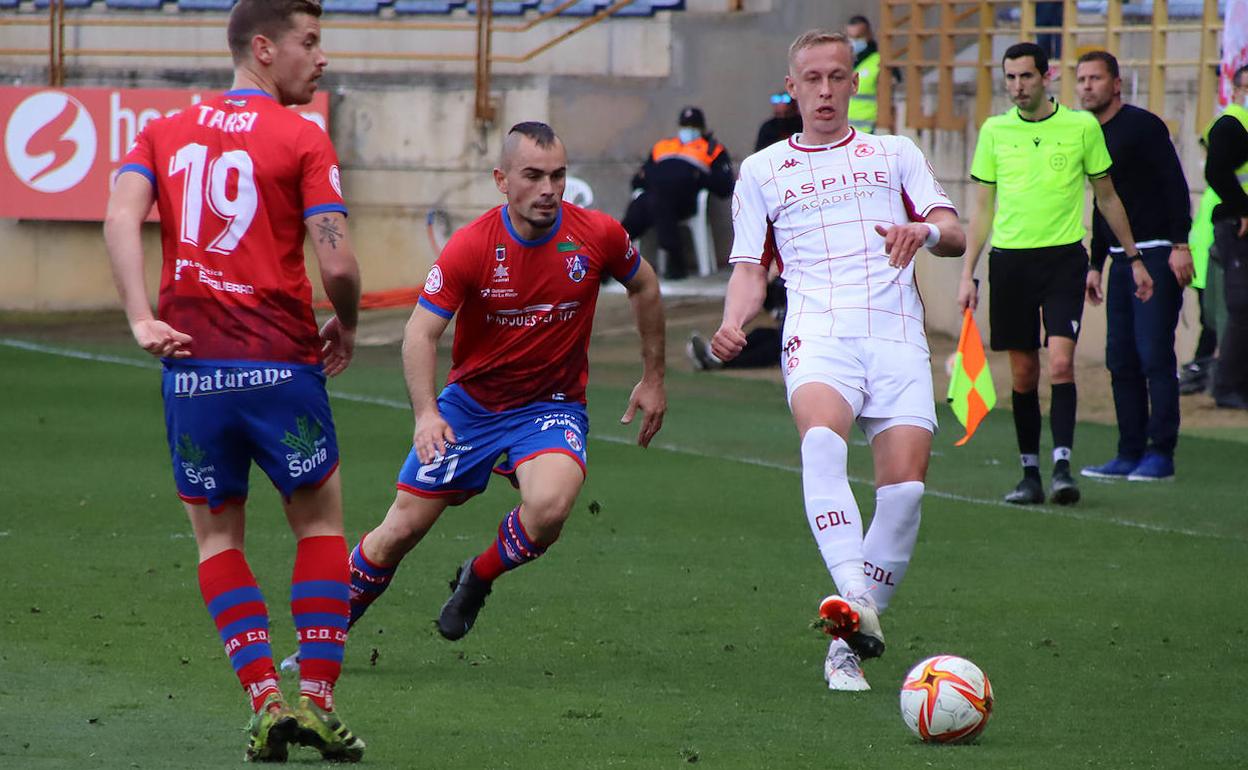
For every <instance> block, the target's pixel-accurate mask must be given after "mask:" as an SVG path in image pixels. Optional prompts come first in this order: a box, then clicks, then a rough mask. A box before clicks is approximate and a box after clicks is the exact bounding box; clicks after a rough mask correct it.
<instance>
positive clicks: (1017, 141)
mask: <svg viewBox="0 0 1248 770" xmlns="http://www.w3.org/2000/svg"><path fill="white" fill-rule="evenodd" d="M1054 107H1055V111H1054V112H1053V114H1052V115H1050V116H1049V117H1047V118H1045V119H1043V120H1024V119H1023V117H1022V116H1021V115H1020V114H1019V112H1018V107H1014V108H1012V109H1011V110H1010V111H1009V112H1006V113H1005V114H1003V115H994V116H992V117H991V118H988V119H987V120H986V121H984V125H983V127H981V128H980V130H979V141H978V142H977V143H976V145H975V157H974V159H973V160H972V161H971V179H973V180H975V181H976V182H980V183H982V184H991V185H996V188H997V210H996V213H995V214H994V215H993V218H992V245H993V247H994V248H998V249H1038V248H1043V247H1045V246H1064V245H1066V244H1070V243H1076V242H1079V241H1082V240H1083V236H1084V233H1085V231H1084V228H1083V218H1084V187H1083V185H1084V177H1090V178H1093V179H1096V178H1099V177H1102V176H1105V175H1106V174H1108V173H1109V167H1110V165H1111V164H1112V161H1111V160H1110V157H1109V150H1108V148H1106V147H1105V135H1104V134H1103V133H1102V132H1101V124H1100V123H1098V122H1097V120H1096V117H1095V116H1093V115H1092V113H1090V112H1080V111H1076V110H1070V109H1067V108H1066V107H1063V106H1062V105H1060V104H1055V105H1054Z"/></svg>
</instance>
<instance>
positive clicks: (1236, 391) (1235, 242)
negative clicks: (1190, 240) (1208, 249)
mask: <svg viewBox="0 0 1248 770" xmlns="http://www.w3.org/2000/svg"><path fill="white" fill-rule="evenodd" d="M1238 231H1239V219H1238V218H1236V219H1224V220H1221V221H1218V222H1214V223H1213V239H1214V243H1215V244H1216V246H1217V250H1218V258H1219V259H1220V260H1221V261H1222V276H1223V285H1224V286H1225V287H1226V328H1225V330H1224V332H1223V334H1222V338H1221V339H1220V340H1218V343H1219V345H1218V367H1217V370H1216V371H1215V372H1214V377H1213V399H1214V401H1223V400H1227V399H1231V400H1236V401H1238V400H1243V401H1248V238H1240V237H1239V235H1238Z"/></svg>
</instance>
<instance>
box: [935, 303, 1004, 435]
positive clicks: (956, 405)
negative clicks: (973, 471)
mask: <svg viewBox="0 0 1248 770" xmlns="http://www.w3.org/2000/svg"><path fill="white" fill-rule="evenodd" d="M946 398H947V399H948V401H949V405H950V406H951V407H953V414H954V416H955V417H957V418H958V422H960V423H962V425H963V426H965V427H966V435H965V436H963V437H962V439H961V440H960V441H958V443H956V444H954V446H962V445H963V444H965V443H966V442H967V441H970V440H971V436H973V435H974V434H975V429H976V428H978V427H979V423H980V421H981V420H983V419H984V417H985V416H987V414H988V410H990V409H992V408H993V407H994V406H996V404H997V393H996V391H995V390H993V388H992V372H990V371H988V359H987V358H985V357H984V343H983V341H982V340H981V339H980V336H979V327H977V326H976V325H975V317H974V316H973V315H971V310H970V308H967V309H966V314H965V315H963V316H962V334H961V335H960V336H959V337H958V350H957V353H955V354H954V360H953V376H952V377H950V379H949V393H948V395H947V396H946Z"/></svg>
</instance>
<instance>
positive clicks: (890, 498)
mask: <svg viewBox="0 0 1248 770" xmlns="http://www.w3.org/2000/svg"><path fill="white" fill-rule="evenodd" d="M923 489H924V486H923V482H922V481H903V482H902V483H900V484H889V485H888V486H885V487H880V488H879V489H877V490H875V515H874V516H872V517H871V527H870V528H869V529H868V530H867V536H866V538H865V539H864V540H863V546H862V550H863V557H864V564H863V569H864V571H865V572H866V577H867V580H868V581H869V582H870V584H871V585H870V588H869V589H868V590H869V591H870V596H871V598H872V599H874V600H875V606H876V608H877V609H878V610H879V611H880V612H883V611H884V609H885V608H886V607H888V603H889V601H890V600H891V599H892V598H893V592H895V591H896V590H897V586H899V585H901V579H902V578H903V577H905V575H906V567H908V566H910V556H911V554H913V553H914V542H915V540H917V539H918V537H919V519H921V518H922V503H923Z"/></svg>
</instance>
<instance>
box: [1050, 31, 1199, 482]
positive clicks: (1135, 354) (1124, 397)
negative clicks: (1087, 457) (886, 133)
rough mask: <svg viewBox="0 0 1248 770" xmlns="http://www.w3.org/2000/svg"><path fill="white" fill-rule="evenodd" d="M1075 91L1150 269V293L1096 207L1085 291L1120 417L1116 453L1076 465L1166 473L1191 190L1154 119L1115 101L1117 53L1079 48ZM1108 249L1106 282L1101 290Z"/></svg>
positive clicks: (1103, 471) (1139, 477)
mask: <svg viewBox="0 0 1248 770" xmlns="http://www.w3.org/2000/svg"><path fill="white" fill-rule="evenodd" d="M1075 78H1076V81H1075V82H1076V84H1077V88H1078V92H1079V100H1080V102H1081V103H1082V106H1083V108H1084V109H1085V110H1088V111H1089V112H1091V113H1092V114H1093V115H1095V116H1096V118H1097V120H1098V121H1099V122H1100V124H1101V130H1102V131H1103V132H1104V134H1105V145H1106V147H1108V149H1109V155H1110V158H1112V159H1113V162H1114V166H1113V169H1114V172H1113V173H1114V187H1115V188H1116V189H1117V190H1118V196H1119V197H1120V198H1121V199H1122V205H1123V207H1124V208H1125V209H1126V212H1127V221H1128V222H1130V224H1131V232H1132V233H1134V234H1135V245H1136V247H1137V248H1139V258H1140V259H1143V260H1144V266H1145V267H1147V268H1148V272H1149V274H1150V275H1151V276H1152V277H1153V297H1152V299H1151V300H1149V301H1148V302H1142V301H1140V300H1139V298H1137V297H1136V296H1135V282H1134V281H1133V280H1132V277H1131V267H1130V260H1129V259H1128V258H1127V256H1126V254H1125V253H1124V252H1123V249H1122V246H1120V245H1119V244H1118V240H1117V239H1116V238H1115V237H1114V234H1113V233H1112V232H1111V231H1110V229H1109V225H1108V224H1107V223H1106V222H1105V218H1104V217H1103V216H1102V215H1101V212H1100V210H1099V209H1097V210H1094V212H1093V214H1092V252H1091V255H1090V256H1091V262H1092V264H1091V267H1090V268H1089V270H1088V277H1087V298H1088V301H1089V302H1091V303H1092V304H1094V305H1099V304H1100V303H1101V300H1102V299H1103V298H1104V299H1106V306H1105V315H1106V339H1105V365H1106V366H1107V367H1109V374H1110V381H1111V383H1112V385H1113V393H1114V410H1115V412H1116V413H1117V417H1118V454H1117V456H1116V457H1114V458H1113V459H1112V460H1110V461H1109V462H1106V463H1104V464H1102V465H1096V466H1090V467H1087V468H1084V469H1083V475H1084V476H1089V477H1091V478H1102V479H1106V478H1109V479H1112V478H1126V479H1128V480H1130V481H1160V480H1165V479H1170V478H1173V477H1174V448H1175V445H1176V444H1177V443H1178V438H1179V381H1178V375H1177V373H1176V369H1177V364H1178V361H1177V359H1176V358H1175V354H1174V329H1175V327H1176V326H1177V325H1178V323H1179V311H1180V310H1181V309H1182V307H1183V287H1184V286H1186V285H1187V284H1189V283H1191V281H1192V254H1191V251H1190V250H1189V249H1188V246H1187V234H1188V232H1189V231H1190V230H1191V227H1192V216H1191V199H1190V197H1189V195H1188V189H1187V180H1186V179H1185V178H1184V177H1183V168H1182V166H1181V165H1180V164H1179V156H1178V154H1177V153H1176V152H1175V150H1174V145H1173V144H1171V142H1170V132H1169V130H1168V129H1167V128H1166V124H1165V123H1164V122H1162V120H1161V118H1159V117H1157V116H1156V115H1154V114H1153V113H1151V112H1149V111H1147V110H1142V109H1140V108H1139V107H1135V106H1133V105H1130V104H1123V101H1122V80H1121V78H1119V74H1118V60H1117V59H1115V58H1114V56H1113V55H1112V54H1110V53H1107V52H1105V51H1091V52H1088V53H1085V54H1084V55H1083V56H1081V57H1079V64H1078V66H1077V67H1076V69H1075ZM1107 256H1112V258H1113V261H1112V264H1111V265H1110V268H1109V288H1108V292H1107V295H1106V296H1104V297H1103V296H1102V294H1101V269H1102V267H1103V266H1104V264H1105V259H1106V257H1107Z"/></svg>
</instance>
